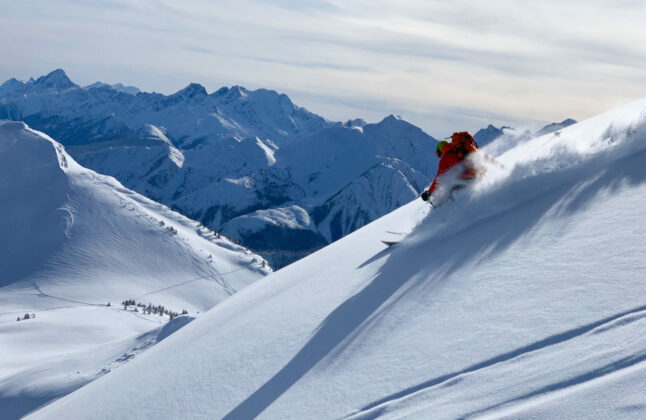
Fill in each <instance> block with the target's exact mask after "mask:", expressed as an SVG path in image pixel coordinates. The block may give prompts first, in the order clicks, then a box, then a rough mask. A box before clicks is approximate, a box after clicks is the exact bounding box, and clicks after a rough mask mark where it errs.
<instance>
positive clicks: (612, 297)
mask: <svg viewBox="0 0 646 420" xmlns="http://www.w3.org/2000/svg"><path fill="white" fill-rule="evenodd" d="M645 110H646V100H642V101H639V102H636V103H634V104H630V105H628V106H625V107H622V108H619V109H617V110H614V111H611V112H609V113H606V114H603V115H601V116H599V117H596V118H592V119H590V120H587V121H584V122H581V123H579V124H576V125H572V126H570V127H568V128H564V129H562V130H560V131H558V132H555V133H551V134H548V135H546V136H543V137H538V138H535V139H532V140H530V141H528V142H526V143H523V144H521V145H520V146H517V147H515V148H514V149H512V150H509V151H508V152H507V153H505V154H504V155H502V156H500V157H499V160H500V161H501V162H502V163H503V164H504V165H505V167H506V169H504V170H500V171H496V170H494V169H491V170H490V171H489V172H488V174H487V177H486V178H485V179H484V180H483V181H482V182H481V183H480V184H478V185H477V186H476V187H475V188H474V189H473V190H471V191H469V192H465V193H463V194H462V195H461V196H460V197H459V198H458V199H457V200H456V201H455V202H452V203H449V204H447V205H445V206H443V207H442V208H440V209H438V210H436V211H432V212H430V213H429V214H428V215H427V214H426V213H427V212H428V210H429V209H428V207H427V205H426V204H425V203H422V202H421V201H420V200H416V201H414V202H412V203H410V204H408V205H406V206H404V207H402V208H400V209H398V210H396V211H394V212H393V213H391V214H388V215H386V216H384V217H382V218H381V219H379V220H377V221H375V222H373V223H371V224H369V225H367V226H365V227H363V228H362V229H360V230H358V231H356V232H354V233H352V234H350V235H348V236H347V237H345V238H343V239H341V240H339V241H337V242H336V243H334V244H332V245H330V246H328V247H326V248H324V249H322V250H321V251H319V252H316V253H315V254H312V255H310V256H308V257H306V258H304V259H302V260H300V261H298V262H297V263H295V264H292V265H290V266H288V267H286V268H285V269H283V270H280V271H278V272H276V273H273V274H272V275H270V276H268V277H266V278H265V279H263V280H260V281H258V282H256V283H255V284H253V285H251V286H249V287H247V288H246V289H244V290H243V291H241V292H240V293H238V294H236V295H235V296H233V297H232V298H230V299H227V300H226V301H225V302H224V303H222V304H221V305H218V306H217V307H215V308H214V309H212V310H211V311H209V313H208V314H206V315H205V316H204V317H201V318H200V319H198V320H196V321H195V322H193V323H191V324H190V325H189V326H187V327H186V328H184V329H182V330H181V331H179V332H178V333H176V334H174V335H173V336H171V337H169V338H168V339H167V340H165V341H164V342H163V343H161V344H160V345H158V346H156V347H155V348H153V349H152V350H150V351H148V352H146V353H145V354H144V355H143V356H142V357H141V358H139V359H138V360H136V361H135V362H133V363H130V364H128V365H126V366H125V367H123V368H122V369H119V370H118V371H117V372H114V374H111V375H108V376H105V377H103V378H101V379H99V380H97V381H95V382H93V383H91V384H89V385H88V386H86V387H84V388H82V389H80V390H79V391H77V392H75V393H73V394H70V395H68V396H67V397H65V398H63V399H61V400H59V401H56V402H55V403H53V404H51V405H50V406H48V407H45V408H44V409H42V410H40V411H38V412H36V413H35V414H33V415H32V416H31V417H30V418H33V419H41V418H43V419H44V418H48V419H57V418H77V417H92V418H178V417H181V418H225V419H247V418H248V419H251V418H255V417H260V418H280V419H285V418H354V419H359V418H362V419H367V418H377V417H380V418H458V417H459V418H476V417H477V418H486V417H503V416H509V417H525V418H527V417H540V418H581V417H586V418H595V417H596V418H643V417H644V416H646V396H645V395H644V393H643V392H642V391H641V390H642V389H643V388H644V385H645V384H646V338H645V337H644V334H643V330H644V328H645V327H646V302H645V301H644V293H643V292H644V290H645V287H646V276H645V275H644V273H645V272H646V271H645V270H646V263H645V261H646V241H645V240H644V234H645V233H646V206H645V204H646V202H645V199H644V197H646V182H645V181H646V130H645V128H646V112H645ZM407 230H412V233H411V234H410V235H409V236H408V237H407V238H406V239H405V240H404V241H403V242H401V243H400V244H399V245H397V246H395V247H393V248H386V249H384V248H385V247H384V246H383V245H382V244H381V243H380V241H379V240H380V239H383V238H384V236H385V235H392V234H390V233H387V232H389V231H392V232H404V231H407ZM179 352H181V353H182V357H181V358H180V359H173V363H168V360H170V358H171V355H172V354H177V353H179ZM150 383H163V384H164V386H159V387H148V386H146V385H147V384H150ZM123 407H128V410H127V411H124V410H123Z"/></svg>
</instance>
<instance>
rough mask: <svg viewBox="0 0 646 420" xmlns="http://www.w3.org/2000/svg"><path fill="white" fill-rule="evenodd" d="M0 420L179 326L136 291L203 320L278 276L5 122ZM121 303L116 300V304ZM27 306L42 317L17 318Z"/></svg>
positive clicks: (0, 177)
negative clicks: (203, 314)
mask: <svg viewBox="0 0 646 420" xmlns="http://www.w3.org/2000/svg"><path fill="white" fill-rule="evenodd" d="M0 232H2V235H3V239H2V241H0V349H1V350H0V354H1V355H2V357H0V406H1V407H2V408H3V410H4V412H3V414H2V415H0V417H2V418H3V419H5V418H16V417H18V416H20V415H22V414H25V413H27V412H28V411H30V410H32V409H34V408H36V407H37V406H39V405H41V404H42V403H44V402H46V401H48V400H51V399H52V398H55V397H58V396H60V395H63V394H65V393H67V392H70V391H72V390H74V389H76V388H78V387H79V386H81V385H83V384H85V383H87V382H88V381H91V380H93V379H95V378H96V377H98V376H100V375H102V374H104V373H106V372H108V371H110V370H111V369H112V368H113V367H114V366H115V365H119V364H121V363H123V362H125V361H127V360H128V359H130V358H131V357H132V356H134V355H135V354H137V353H139V352H141V351H142V350H144V349H145V348H147V347H149V346H150V345H152V344H154V343H155V342H156V341H157V337H158V336H159V335H160V334H162V332H165V333H164V334H168V332H169V331H170V330H169V328H170V329H173V328H176V327H177V326H180V325H183V322H185V321H180V320H179V319H177V320H173V323H172V325H174V327H173V326H170V327H169V326H168V325H167V324H166V321H168V317H161V316H157V315H143V314H141V313H132V312H127V311H123V310H122V309H121V308H120V305H119V303H120V302H121V301H123V300H126V299H136V300H137V301H140V302H142V303H146V304H147V303H149V302H150V303H153V304H154V305H163V306H165V307H166V308H167V309H169V310H172V311H174V312H181V311H182V309H186V310H187V311H189V313H191V315H192V316H195V313H196V312H197V311H204V310H207V309H209V308H211V307H213V306H214V305H215V304H217V303H219V302H221V301H222V300H224V299H225V298H228V297H229V296H230V295H232V294H233V293H235V292H236V291H237V290H239V289H241V288H242V287H244V286H246V285H248V284H250V283H252V282H253V281H256V280H258V279H259V278H261V277H263V276H264V275H265V274H267V273H268V269H267V268H266V267H264V266H263V265H264V261H263V260H262V258H261V257H259V256H257V255H254V254H252V253H251V252H249V251H247V250H246V249H244V248H242V247H241V246H239V245H235V244H233V243H231V242H230V241H229V240H226V239H224V238H217V237H216V236H215V235H214V234H213V233H212V232H210V231H209V230H207V229H206V228H204V227H202V226H200V225H199V223H198V222H194V221H191V220H189V219H186V218H185V217H183V216H180V215H179V214H177V213H174V212H172V211H171V210H169V209H168V208H166V207H165V206H163V205H161V204H158V203H155V202H153V201H150V200H149V199H146V198H144V197H142V196H140V195H139V194H136V193H134V192H132V191H130V190H127V189H125V188H124V187H123V186H122V185H121V184H120V183H119V182H117V181H116V180H115V179H114V178H110V177H107V176H103V175H99V174H97V173H95V172H93V171H91V170H88V169H85V168H83V167H81V166H80V165H78V164H77V163H76V162H75V161H74V160H73V159H72V158H71V157H70V156H69V155H68V154H67V153H66V152H65V150H64V148H63V147H62V146H61V145H60V144H59V143H57V142H55V141H54V140H52V139H51V138H49V137H47V136H45V135H44V134H42V133H39V132H36V131H32V130H30V129H29V128H27V127H26V126H25V124H23V123H18V122H9V121H0ZM108 302H110V303H111V306H110V307H107V306H106V305H107V303H108ZM26 313H29V314H35V315H36V318H35V319H28V320H21V321H20V322H17V321H16V318H18V317H20V318H23V317H24V315H25V314H26Z"/></svg>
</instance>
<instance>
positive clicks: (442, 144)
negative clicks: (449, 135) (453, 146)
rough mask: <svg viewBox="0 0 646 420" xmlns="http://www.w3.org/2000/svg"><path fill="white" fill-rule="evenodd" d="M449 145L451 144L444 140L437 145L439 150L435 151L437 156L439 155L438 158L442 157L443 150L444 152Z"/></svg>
mask: <svg viewBox="0 0 646 420" xmlns="http://www.w3.org/2000/svg"><path fill="white" fill-rule="evenodd" d="M447 144H449V142H448V141H444V140H442V141H441V142H439V143H438V144H437V148H436V149H435V154H436V155H437V157H442V150H444V146H446V145H447Z"/></svg>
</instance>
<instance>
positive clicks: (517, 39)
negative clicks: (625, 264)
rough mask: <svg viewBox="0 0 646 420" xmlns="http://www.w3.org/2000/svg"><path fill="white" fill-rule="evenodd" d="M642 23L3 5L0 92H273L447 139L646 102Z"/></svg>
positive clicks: (402, 8) (470, 1)
mask: <svg viewBox="0 0 646 420" xmlns="http://www.w3.org/2000/svg"><path fill="white" fill-rule="evenodd" d="M644 21H646V4H644V2H642V1H630V0H613V1H610V0H590V1H588V2H585V3H583V2H580V1H575V0H559V1H556V0H544V1H540V2H537V1H528V0H497V1H477V0H454V1H452V2H445V1H439V0H403V1H398V2H392V1H386V0H370V1H369V0H352V1H341V0H329V1H323V0H314V1H307V2H303V1H297V0H273V1H263V0H235V1H234V0H219V1H207V0H187V1H182V2H176V1H171V0H160V1H155V2H150V1H144V0H104V1H92V2H86V1H80V0H74V1H72V0H66V1H57V2H51V1H47V0H31V1H25V2H10V3H9V2H7V4H6V5H3V13H2V15H1V16H0V50H2V51H3V64H2V65H1V66H0V78H1V79H7V78H9V77H13V76H17V77H21V78H25V79H26V78H28V77H29V76H32V75H33V76H36V75H39V74H42V73H44V72H47V71H48V70H50V69H52V68H55V67H63V68H65V69H66V70H67V71H68V73H69V74H70V75H71V76H72V77H73V78H74V79H75V80H76V81H78V83H90V82H93V81H95V80H96V79H101V80H104V81H106V82H124V83H127V84H134V85H138V86H139V87H141V88H143V89H146V90H156V91H162V92H173V91H176V90H178V89H179V88H181V87H183V85H186V84H187V83H188V82H189V81H195V82H200V83H202V84H204V85H205V86H207V88H208V89H209V90H214V89H216V88H217V87H219V86H221V85H225V84H241V85H246V86H249V87H267V88H274V89H279V90H282V91H284V92H286V93H288V94H290V95H291V96H292V97H293V99H294V100H295V101H296V103H298V104H299V105H303V106H306V107H308V108H311V109H312V110H313V111H315V112H320V113H322V114H323V115H324V116H326V117H327V118H330V119H339V120H341V119H348V118H352V117H364V118H369V119H378V118H380V117H381V116H385V115H387V114H390V113H395V114H401V115H402V116H403V117H404V118H408V119H410V120H411V121H413V122H415V123H417V124H419V125H421V126H422V127H423V128H425V129H426V130H427V131H429V132H430V133H431V134H433V135H436V136H443V135H445V134H446V133H448V132H450V131H452V130H454V129H461V128H468V129H472V130H473V129H476V128H478V127H479V126H481V125H483V124H485V123H488V122H499V123H512V124H514V123H517V124H522V123H525V122H527V121H532V120H560V119H563V118H565V117H569V116H571V117H574V118H577V119H580V118H584V117H587V116H590V115H593V114H595V113H598V112H601V111H603V110H605V109H608V108H610V107H612V106H614V105H617V104H619V103H622V102H624V101H628V100H631V99H636V98H639V97H641V96H646V85H645V84H644V81H645V80H644V79H645V78H646V76H644V73H643V70H642V69H643V68H644V65H645V64H646V48H645V47H644V45H642V44H643V43H642V42H641V40H643V39H646V27H645V26H644V25H643V22H644Z"/></svg>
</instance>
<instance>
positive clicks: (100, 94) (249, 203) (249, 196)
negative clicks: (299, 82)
mask: <svg viewBox="0 0 646 420" xmlns="http://www.w3.org/2000/svg"><path fill="white" fill-rule="evenodd" d="M132 93H133V92H132V91H126V90H125V89H124V88H123V87H119V86H117V87H115V86H109V85H107V84H104V83H100V82H98V83H95V84H93V85H90V86H87V87H85V88H81V87H79V86H77V85H75V84H74V83H72V82H71V81H70V80H69V78H67V76H66V75H65V73H64V72H63V71H62V70H56V71H54V72H52V73H50V74H48V75H46V76H43V77H40V78H38V79H37V80H35V81H34V80H30V81H28V82H26V83H23V82H20V81H17V80H15V79H11V80H9V81H7V82H5V83H4V84H3V85H2V86H0V118H7V119H12V120H21V121H25V122H26V123H28V124H29V125H30V126H32V127H34V128H36V129H38V130H42V131H44V132H46V133H47V134H49V135H50V136H52V137H54V138H56V139H57V140H58V141H60V142H61V143H62V144H63V145H65V147H66V149H67V150H68V152H69V153H70V154H71V155H72V156H73V157H74V159H76V160H77V161H78V162H79V163H80V164H82V165H83V166H85V167H88V168H91V169H94V170H96V171H98V172H100V173H104V174H107V175H111V176H114V177H115V178H117V179H119V181H121V182H122V183H123V184H124V185H125V186H127V187H128V188H131V189H133V190H135V191H137V192H139V193H141V194H143V195H145V196H147V197H149V198H152V199H153V200H156V201H159V202H162V203H164V204H166V205H168V206H170V207H171V208H173V209H175V210H177V211H179V212H181V213H182V214H184V215H186V216H188V217H191V218H193V219H196V220H200V221H201V222H202V223H203V224H205V225H206V226H208V227H210V228H212V229H215V230H218V231H223V232H226V234H227V235H230V236H231V237H232V238H235V239H236V240H238V241H240V242H241V243H243V244H246V245H248V246H250V247H254V248H255V249H257V250H258V251H259V252H261V253H262V255H264V256H266V257H267V258H268V259H269V260H270V262H271V264H272V266H274V267H281V266H283V265H286V264H288V263H290V262H292V261H295V260H296V259H298V258H301V257H302V256H304V255H307V254H309V253H310V252H312V251H313V250H315V249H318V248H320V247H321V246H323V245H325V244H327V243H330V242H332V241H335V240H337V239H339V238H341V237H343V236H344V235H347V234H348V233H350V232H352V231H354V230H355V229H357V228H359V227H361V226H363V225H364V224H366V223H368V222H370V221H372V220H374V219H375V218H376V217H380V216H382V215H384V214H386V213H387V212H389V211H391V210H393V209H394V208H396V207H397V206H400V205H402V204H404V203H406V202H408V201H410V200H412V199H414V198H415V197H416V196H417V195H418V193H419V191H421V190H422V189H423V188H424V187H426V186H427V184H429V183H430V180H431V179H432V178H431V177H433V176H434V175H435V171H436V169H437V158H436V157H435V155H434V150H435V142H436V141H435V139H433V138H432V137H430V136H428V135H427V134H425V133H424V132H423V131H422V130H420V129H419V128H417V127H415V126H413V125H411V124H409V123H407V122H405V121H403V120H401V119H398V118H396V117H394V116H389V117H387V118H385V119H384V120H383V121H381V122H379V123H377V124H366V123H365V121H362V120H359V119H356V120H350V121H347V122H346V123H336V122H330V121H327V120H325V119H323V118H321V117H319V116H318V115H315V114H313V113H311V112H309V111H307V110H305V109H303V108H300V107H298V106H296V105H294V104H293V103H292V102H291V100H290V99H289V98H288V97H287V96H286V95H282V94H278V93H276V92H274V91H270V90H265V89H259V90H255V91H250V90H247V89H245V88H243V87H240V86H234V87H231V88H228V87H223V88H221V89H218V90H217V91H215V92H213V93H211V94H209V93H208V92H207V91H206V89H205V88H204V87H203V86H201V85H199V84H195V83H192V84H190V85H188V86H187V87H186V88H184V89H182V90H180V91H178V92H176V93H175V94H172V95H168V96H165V95H161V94H157V93H144V92H138V93H136V94H135V95H133V94H132ZM303 212H304V213H303ZM285 214H289V215H290V216H289V219H290V220H292V219H293V220H299V223H287V222H285V218H284V217H283V216H284V215H285ZM272 238H274V239H275V240H273V239H272Z"/></svg>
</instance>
